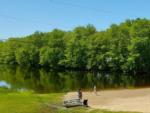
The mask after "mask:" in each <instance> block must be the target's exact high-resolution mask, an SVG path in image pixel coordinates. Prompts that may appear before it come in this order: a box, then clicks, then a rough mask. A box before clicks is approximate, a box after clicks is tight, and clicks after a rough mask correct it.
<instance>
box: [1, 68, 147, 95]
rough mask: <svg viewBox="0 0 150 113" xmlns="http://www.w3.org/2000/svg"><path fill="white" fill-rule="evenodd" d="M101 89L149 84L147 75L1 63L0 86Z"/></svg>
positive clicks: (46, 89)
mask: <svg viewBox="0 0 150 113" xmlns="http://www.w3.org/2000/svg"><path fill="white" fill-rule="evenodd" d="M94 85H96V86H97V88H98V89H100V90H103V89H110V88H133V87H149V86H150V76H148V75H136V76H135V75H134V76H131V75H122V74H115V73H111V74H109V73H100V72H99V73H98V72H97V73H96V72H95V73H94V72H75V71H66V72H58V71H46V70H44V69H40V70H34V69H22V68H19V67H14V68H12V67H8V66H0V87H7V88H10V89H14V90H22V89H27V90H33V91H35V92H38V93H47V92H66V91H75V90H77V89H79V88H82V89H83V90H92V88H93V86H94Z"/></svg>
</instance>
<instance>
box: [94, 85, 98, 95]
mask: <svg viewBox="0 0 150 113" xmlns="http://www.w3.org/2000/svg"><path fill="white" fill-rule="evenodd" d="M94 93H95V94H96V95H97V90H96V85H94Z"/></svg>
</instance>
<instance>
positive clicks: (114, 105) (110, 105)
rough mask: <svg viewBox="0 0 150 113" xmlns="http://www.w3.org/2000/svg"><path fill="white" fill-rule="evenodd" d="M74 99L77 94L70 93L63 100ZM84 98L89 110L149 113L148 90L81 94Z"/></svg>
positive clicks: (149, 91) (149, 92)
mask: <svg viewBox="0 0 150 113" xmlns="http://www.w3.org/2000/svg"><path fill="white" fill-rule="evenodd" d="M76 98H77V92H70V93H67V94H66V95H65V97H64V100H69V99H76ZM84 98H85V99H86V98H87V99H88V104H89V106H90V107H91V108H96V109H106V110H111V111H133V112H143V113H150V88H143V89H125V90H107V91H100V92H98V94H97V95H96V94H95V93H93V92H83V99H84Z"/></svg>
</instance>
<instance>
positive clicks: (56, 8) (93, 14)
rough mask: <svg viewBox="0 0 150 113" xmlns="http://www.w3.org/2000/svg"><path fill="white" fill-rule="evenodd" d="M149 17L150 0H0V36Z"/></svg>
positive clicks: (98, 25)
mask: <svg viewBox="0 0 150 113" xmlns="http://www.w3.org/2000/svg"><path fill="white" fill-rule="evenodd" d="M137 17H140V18H148V19H149V18H150V0H0V39H5V38H9V37H20V36H25V35H29V34H31V33H33V32H35V31H43V32H47V31H51V30H52V29H54V28H59V29H63V30H72V29H73V28H74V27H76V26H79V25H87V24H93V25H94V26H95V27H96V28H97V29H98V30H103V29H106V28H108V27H109V26H110V25H111V24H112V23H120V22H122V21H124V20H126V19H135V18H137Z"/></svg>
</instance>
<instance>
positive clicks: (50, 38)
mask: <svg viewBox="0 0 150 113" xmlns="http://www.w3.org/2000/svg"><path fill="white" fill-rule="evenodd" d="M0 63H3V64H18V65H21V66H41V67H49V68H54V69H59V68H61V69H68V68H69V69H78V70H107V71H121V72H136V73H138V72H143V73H149V70H150V20H148V19H140V18H137V19H135V20H126V21H125V22H123V23H120V24H119V25H116V24H112V25H111V26H110V28H108V29H106V30H105V31H97V30H96V28H95V27H94V26H93V25H87V26H79V27H76V28H75V29H73V30H72V31H62V30H59V29H54V30H53V31H51V32H47V33H42V32H35V33H34V34H32V35H29V36H26V37H22V38H10V39H8V40H7V41H4V42H3V41H1V42H0Z"/></svg>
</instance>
